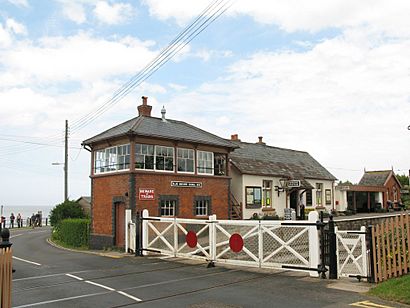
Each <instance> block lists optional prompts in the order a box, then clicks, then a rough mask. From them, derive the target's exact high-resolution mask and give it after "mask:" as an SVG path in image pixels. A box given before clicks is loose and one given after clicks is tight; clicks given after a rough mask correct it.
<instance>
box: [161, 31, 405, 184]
mask: <svg viewBox="0 0 410 308" xmlns="http://www.w3.org/2000/svg"><path fill="white" fill-rule="evenodd" d="M409 48H410V38H409V39H403V40H387V41H385V40H382V39H380V37H378V36H374V35H372V34H371V33H367V34H366V33H365V32H363V31H358V30H349V31H345V32H344V33H343V34H342V35H340V36H337V37H334V38H331V39H328V40H323V41H322V42H319V43H317V44H315V45H314V46H313V47H312V48H311V49H309V50H307V51H301V52H295V51H289V50H288V51H286V50H281V51H278V52H268V51H263V52H256V53H254V54H253V55H252V56H250V57H248V58H246V59H242V60H240V61H237V62H235V63H233V64H232V65H231V66H230V67H229V69H228V70H227V73H226V74H225V75H224V76H222V77H220V78H219V79H218V80H216V81H213V82H208V83H204V84H202V85H201V86H200V87H199V88H197V89H196V90H193V91H189V92H184V93H179V94H178V96H177V97H175V98H173V99H172V100H171V102H170V103H169V104H168V105H172V106H173V108H172V109H173V113H174V114H176V116H175V118H180V119H184V118H185V119H186V118H188V119H191V120H190V122H191V123H193V124H196V125H198V126H199V127H201V128H204V129H205V130H209V131H211V132H214V133H216V134H218V135H221V136H225V137H227V138H229V135H230V134H231V133H238V134H239V137H240V138H241V139H242V140H243V141H249V142H256V141H257V136H264V140H265V141H266V142H267V143H268V144H270V145H274V146H282V147H287V148H293V149H300V150H306V151H308V152H310V153H311V154H312V155H313V156H314V157H315V158H316V159H318V161H320V162H321V163H322V164H324V165H325V166H333V167H335V166H339V167H345V168H349V169H357V170H363V167H365V166H366V167H367V168H368V169H381V168H390V166H391V165H394V166H395V167H396V168H397V167H401V168H404V167H405V166H406V165H407V163H408V162H407V158H406V157H405V155H403V153H402V152H403V151H400V150H398V151H395V150H393V149H395V148H396V149H397V145H399V144H400V145H402V146H410V140H409V139H408V131H407V129H406V128H407V125H408V124H409V123H408V114H410V90H409V87H408V85H409V84H410V58H409V57H408V50H409ZM170 109H171V108H170ZM223 117H225V118H223ZM209 119H216V120H215V121H209ZM229 120H230V121H229ZM227 123H229V129H230V131H227V130H226V126H227ZM406 140H409V141H406ZM331 171H332V172H334V173H335V174H336V176H338V177H339V176H340V177H341V178H342V176H343V178H346V176H344V174H343V173H341V172H340V171H338V170H336V171H334V170H331ZM339 174H340V175H339ZM358 175H360V173H359V174H358Z"/></svg>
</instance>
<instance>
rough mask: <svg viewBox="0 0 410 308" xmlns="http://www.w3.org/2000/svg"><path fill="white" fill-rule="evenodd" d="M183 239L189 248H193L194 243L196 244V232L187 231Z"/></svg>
mask: <svg viewBox="0 0 410 308" xmlns="http://www.w3.org/2000/svg"><path fill="white" fill-rule="evenodd" d="M185 241H186V243H187V245H188V247H190V248H195V247H196V244H198V238H197V236H196V233H195V232H193V231H188V233H187V234H186V237H185Z"/></svg>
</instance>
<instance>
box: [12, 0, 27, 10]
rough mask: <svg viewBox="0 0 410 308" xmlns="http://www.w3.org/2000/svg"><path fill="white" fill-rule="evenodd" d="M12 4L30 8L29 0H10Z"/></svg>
mask: <svg viewBox="0 0 410 308" xmlns="http://www.w3.org/2000/svg"><path fill="white" fill-rule="evenodd" d="M8 1H9V2H10V3H11V4H13V5H15V6H17V7H24V8H28V7H29V4H28V2H27V0H8Z"/></svg>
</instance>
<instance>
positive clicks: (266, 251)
mask: <svg viewBox="0 0 410 308" xmlns="http://www.w3.org/2000/svg"><path fill="white" fill-rule="evenodd" d="M142 216H143V217H142V227H141V232H142V243H141V244H140V248H138V247H136V246H138V245H135V244H131V243H130V244H127V247H128V248H134V247H135V249H141V250H142V252H143V253H147V252H157V253H161V254H164V255H169V256H174V257H183V258H193V259H202V260H205V261H207V262H210V263H227V264H234V265H244V266H253V267H260V268H275V269H289V270H298V271H308V272H309V273H310V275H311V276H318V265H319V232H318V228H317V221H318V214H317V212H311V213H310V214H309V221H274V220H242V221H238V220H235V221H233V220H217V219H216V216H215V215H213V216H210V217H209V219H208V220H199V219H182V218H167V217H151V216H149V215H148V211H146V210H144V211H143V215H142ZM127 225H128V228H127V234H128V235H130V236H129V241H130V242H131V241H133V240H134V241H135V238H132V236H131V235H134V234H135V233H138V231H137V232H134V231H133V230H132V229H133V228H138V226H136V225H138V223H137V224H132V223H129V224H127ZM134 236H135V235H134Z"/></svg>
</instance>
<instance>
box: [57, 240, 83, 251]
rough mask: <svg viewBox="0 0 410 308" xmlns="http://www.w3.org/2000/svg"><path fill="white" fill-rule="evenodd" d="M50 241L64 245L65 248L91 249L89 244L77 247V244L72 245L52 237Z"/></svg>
mask: <svg viewBox="0 0 410 308" xmlns="http://www.w3.org/2000/svg"><path fill="white" fill-rule="evenodd" d="M50 241H52V242H53V243H55V244H57V245H58V246H61V247H64V248H70V249H75V250H89V248H88V246H81V247H77V246H72V245H68V244H66V243H64V242H62V241H59V240H56V239H53V238H51V239H50Z"/></svg>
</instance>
